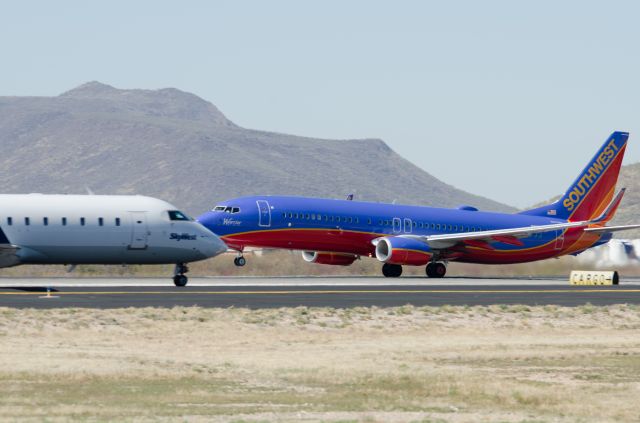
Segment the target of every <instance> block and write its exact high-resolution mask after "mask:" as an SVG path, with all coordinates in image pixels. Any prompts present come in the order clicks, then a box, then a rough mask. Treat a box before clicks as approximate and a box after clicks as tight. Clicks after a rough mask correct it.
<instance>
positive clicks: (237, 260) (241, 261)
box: [233, 255, 247, 267]
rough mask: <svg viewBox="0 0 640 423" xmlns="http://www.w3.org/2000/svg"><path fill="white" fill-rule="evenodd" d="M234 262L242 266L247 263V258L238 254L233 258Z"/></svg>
mask: <svg viewBox="0 0 640 423" xmlns="http://www.w3.org/2000/svg"><path fill="white" fill-rule="evenodd" d="M233 264H235V265H236V266H238V267H242V266H244V265H245V264H247V260H246V259H245V258H244V257H243V256H241V255H240V256H238V257H236V258H234V259H233Z"/></svg>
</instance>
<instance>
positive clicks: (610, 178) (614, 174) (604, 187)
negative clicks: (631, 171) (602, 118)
mask: <svg viewBox="0 0 640 423" xmlns="http://www.w3.org/2000/svg"><path fill="white" fill-rule="evenodd" d="M628 138H629V133H628V132H618V131H616V132H614V133H613V134H611V136H610V137H609V138H607V140H606V141H605V143H604V144H603V145H602V147H600V149H599V150H598V152H597V153H596V155H595V156H594V157H593V158H592V159H591V161H589V163H588V164H587V166H586V167H585V168H584V169H583V170H582V172H580V174H579V175H578V177H577V178H576V180H575V181H574V182H573V184H571V186H569V189H568V190H567V191H566V192H565V193H564V195H563V196H562V197H560V199H559V200H558V201H556V202H554V203H552V204H549V205H546V206H542V207H538V208H535V209H532V210H527V211H524V212H522V214H528V215H533V216H549V217H557V218H560V219H565V220H571V221H579V220H588V219H592V218H594V217H597V216H599V215H600V214H601V213H602V212H603V211H604V210H605V209H606V208H607V206H608V205H609V203H610V202H611V200H612V199H613V195H614V190H615V188H616V182H617V181H618V174H619V173H620V167H621V166H622V158H623V157H624V151H625V149H626V147H627V139H628Z"/></svg>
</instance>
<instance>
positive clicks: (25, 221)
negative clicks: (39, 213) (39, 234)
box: [24, 217, 31, 226]
mask: <svg viewBox="0 0 640 423" xmlns="http://www.w3.org/2000/svg"><path fill="white" fill-rule="evenodd" d="M30 224H31V221H30V220H29V218H28V217H25V218H24V225H25V226H29V225H30Z"/></svg>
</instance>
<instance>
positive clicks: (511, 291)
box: [0, 288, 640, 296]
mask: <svg viewBox="0 0 640 423" xmlns="http://www.w3.org/2000/svg"><path fill="white" fill-rule="evenodd" d="M594 292H601V293H614V292H615V293H640V289H611V288H607V289H598V288H595V289H539V290H534V289H526V290H515V289H505V290H497V289H496V290H488V289H483V290H471V289H467V290H456V289H445V290H435V289H421V290H383V289H375V290H344V291H341V290H309V291H303V290H298V291H295V290H292V291H75V292H63V291H55V294H56V295H60V296H62V295H176V294H178V295H300V294H310V295H324V294H550V293H553V294H576V293H578V294H584V293H594ZM1 295H5V296H8V295H19V296H20V295H22V296H25V295H26V296H28V295H42V292H0V296H1Z"/></svg>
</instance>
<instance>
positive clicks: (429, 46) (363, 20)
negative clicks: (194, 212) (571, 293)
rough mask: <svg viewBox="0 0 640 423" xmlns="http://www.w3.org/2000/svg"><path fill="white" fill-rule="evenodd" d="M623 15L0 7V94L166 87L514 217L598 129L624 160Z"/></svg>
mask: <svg viewBox="0 0 640 423" xmlns="http://www.w3.org/2000/svg"><path fill="white" fill-rule="evenodd" d="M636 4H637V3H634V2H615V1H610V2H590V1H580V2H578V1H576V2H572V1H566V2H552V1H538V2H528V3H525V2H514V1H502V2H496V1H486V2H472V1H468V2H463V1H450V2H427V1H397V2H391V1H388V2H377V1H349V2H347V1H317V2H302V1H270V2H264V1H200V2H199V1H189V2H177V1H175V2H168V1H135V2H134V1H127V2H125V1H103V2H97V1H95V2H88V1H56V2H45V1H42V2H34V1H20V2H3V3H2V9H1V10H2V13H0V40H1V41H0V43H1V45H2V50H1V53H0V57H1V61H0V64H1V66H0V95H57V94H59V93H61V92H63V91H66V90H68V89H70V88H73V87H75V86H77V85H79V84H81V83H84V82H87V81H90V80H98V81H101V82H104V83H107V84H110V85H114V86H116V87H118V88H152V89H153V88H163V87H176V88H179V89H182V90H185V91H190V92H193V93H195V94H197V95H199V96H201V97H203V98H205V99H207V100H209V101H211V102H213V103H214V104H216V105H217V106H218V107H219V108H220V109H221V110H222V111H223V112H224V113H225V114H226V115H227V116H228V117H229V118H230V119H231V120H233V121H234V122H236V123H238V124H240V125H242V126H245V127H249V128H256V129H264V130H273V131H278V132H285V133H293V134H298V135H305V136H313V137H325V138H338V139H347V138H382V139H384V140H385V141H386V142H387V143H388V144H389V145H390V146H391V147H392V148H394V149H395V150H396V151H397V152H398V153H400V154H401V155H403V156H404V157H406V158H407V159H409V160H410V161H412V162H413V163H415V164H416V165H418V166H420V167H422V168H423V169H425V170H426V171H428V172H430V173H431V174H433V175H434V176H436V177H438V178H440V179H442V180H443V181H445V182H447V183H450V184H452V185H454V186H456V187H458V188H462V189H464V190H467V191H470V192H473V193H476V194H480V195H484V196H487V197H490V198H493V199H496V200H499V201H502V202H505V203H508V204H511V205H515V206H521V207H524V206H527V205H530V204H532V203H536V202H538V201H541V200H544V199H547V198H549V197H551V196H553V195H555V194H559V193H561V192H562V191H564V189H565V188H566V187H568V186H569V184H570V183H571V182H572V180H573V178H574V177H575V176H576V175H577V173H578V172H579V171H580V169H581V168H582V166H583V165H584V164H586V162H587V160H588V159H589V158H590V157H591V155H592V154H593V153H594V152H595V151H596V149H597V148H598V147H599V146H600V144H601V143H602V142H603V141H604V139H605V138H606V137H607V136H608V135H609V134H610V133H611V132H612V131H613V130H627V131H630V132H631V138H630V144H629V148H628V151H627V158H626V161H625V163H632V162H637V161H639V160H640V138H639V139H638V140H637V141H636V138H635V135H636V134H638V135H640V131H638V129H640V123H639V120H638V111H640V108H639V107H638V102H639V99H640V84H639V83H638V78H639V77H640V54H638V52H639V51H640V50H639V48H638V46H640V25H638V22H637V19H638V17H639V16H640V13H639V12H640V6H638V5H636ZM345 159H346V160H348V159H349V158H345ZM354 159H355V158H354ZM338 194H340V195H341V193H338Z"/></svg>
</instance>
